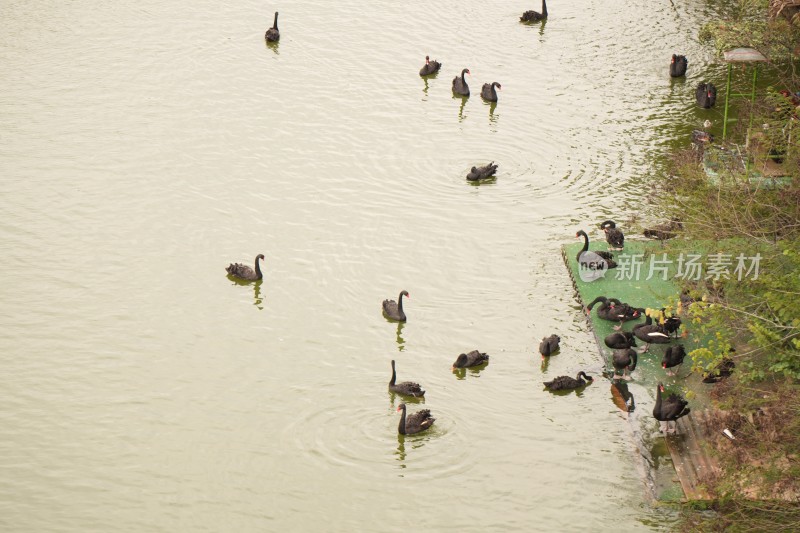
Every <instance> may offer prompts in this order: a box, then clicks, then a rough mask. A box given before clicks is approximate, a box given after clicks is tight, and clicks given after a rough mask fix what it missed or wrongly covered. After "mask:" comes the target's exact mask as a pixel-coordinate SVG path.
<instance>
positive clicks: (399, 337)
mask: <svg viewBox="0 0 800 533" xmlns="http://www.w3.org/2000/svg"><path fill="white" fill-rule="evenodd" d="M404 327H406V323H405V322H398V323H397V351H398V352H402V351H403V350H405V348H406V341H405V339H404V338H403V328H404Z"/></svg>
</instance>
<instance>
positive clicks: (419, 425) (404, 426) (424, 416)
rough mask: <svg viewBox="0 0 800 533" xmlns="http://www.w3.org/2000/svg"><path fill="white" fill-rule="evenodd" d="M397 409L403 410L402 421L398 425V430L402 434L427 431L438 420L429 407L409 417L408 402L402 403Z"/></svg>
mask: <svg viewBox="0 0 800 533" xmlns="http://www.w3.org/2000/svg"><path fill="white" fill-rule="evenodd" d="M397 410H398V411H403V414H402V415H400V423H399V424H398V425H397V432H398V433H400V434H401V435H413V434H414V433H419V432H420V431H425V430H426V429H428V428H429V427H431V426H432V425H433V422H434V421H435V420H436V419H435V418H433V417H432V416H431V412H430V410H429V409H422V410H420V411H417V412H416V413H414V414H412V415H411V416H408V417H406V404H404V403H401V404H400V405H399V406H398V408H397Z"/></svg>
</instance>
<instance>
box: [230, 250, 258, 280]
mask: <svg viewBox="0 0 800 533" xmlns="http://www.w3.org/2000/svg"><path fill="white" fill-rule="evenodd" d="M260 259H264V254H258V255H257V256H256V261H255V263H256V264H255V269H252V268H250V267H249V266H247V265H243V264H242V263H231V264H230V265H228V266H227V267H225V272H227V273H228V275H229V276H233V277H234V278H239V279H243V280H245V281H258V280H260V279H261V278H263V277H264V276H263V274H262V273H261V266H260V265H259V263H258V261H259V260H260Z"/></svg>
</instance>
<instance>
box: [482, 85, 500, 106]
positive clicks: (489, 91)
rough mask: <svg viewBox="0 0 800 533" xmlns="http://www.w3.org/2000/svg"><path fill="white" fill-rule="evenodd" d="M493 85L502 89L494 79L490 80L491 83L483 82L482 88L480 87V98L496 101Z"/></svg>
mask: <svg viewBox="0 0 800 533" xmlns="http://www.w3.org/2000/svg"><path fill="white" fill-rule="evenodd" d="M495 87H497V88H498V89H502V88H503V87H502V86H501V85H500V84H499V83H497V82H496V81H494V82H492V84H491V85H489V84H488V83H484V84H483V88H482V89H481V98H483V99H484V100H486V101H487V102H496V101H497V91H496V90H495Z"/></svg>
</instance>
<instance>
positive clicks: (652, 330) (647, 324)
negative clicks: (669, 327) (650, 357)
mask: <svg viewBox="0 0 800 533" xmlns="http://www.w3.org/2000/svg"><path fill="white" fill-rule="evenodd" d="M631 331H632V332H633V334H634V335H636V338H638V339H641V340H643V341H644V342H645V343H646V344H645V345H644V348H642V350H640V351H639V353H645V352H646V351H647V350H648V349H649V348H650V344H668V343H669V342H671V341H672V338H671V337H670V335H669V333H667V331H666V330H665V329H664V326H662V325H661V324H653V319H652V317H650V315H647V318H646V319H645V321H644V322H643V323H642V324H636V325H635V326H633V328H632V330H631Z"/></svg>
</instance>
